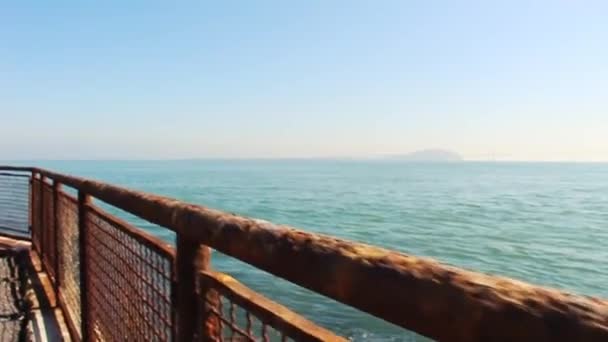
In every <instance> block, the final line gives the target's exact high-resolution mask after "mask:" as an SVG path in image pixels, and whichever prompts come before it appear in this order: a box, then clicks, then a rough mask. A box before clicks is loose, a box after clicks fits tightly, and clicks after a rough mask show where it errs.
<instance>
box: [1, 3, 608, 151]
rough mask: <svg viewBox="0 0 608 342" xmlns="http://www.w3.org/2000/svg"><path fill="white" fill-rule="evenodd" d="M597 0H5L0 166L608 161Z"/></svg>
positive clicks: (606, 8) (606, 84)
mask: <svg viewBox="0 0 608 342" xmlns="http://www.w3.org/2000/svg"><path fill="white" fill-rule="evenodd" d="M607 16H608V2H606V1H595V2H592V1H584V0H581V1H574V0H571V1H560V0H551V1H549V0H548V1H534V0H526V1H475V2H473V1H433V0H428V1H405V0H398V1H356V0H348V1H339V0H336V1H332V0H307V1H264V0H260V1H245V0H243V1H231V0H227V1H196V2H178V1H175V2H173V1H162V2H155V1H96V2H93V1H78V2H75V1H74V2H67V1H61V0H57V1H29V2H27V3H26V2H23V1H21V2H16V1H13V2H5V1H1V2H0V18H1V19H0V42H1V43H0V159H165V158H168V159H176V158H177V159H179V158H308V157H347V158H368V157H377V156H384V155H392V154H402V153H407V152H411V151H415V150H419V149H427V148H443V149H449V150H453V151H456V152H458V153H460V154H461V155H463V156H464V157H465V158H467V159H497V160H576V161H608V20H607V19H606V18H607Z"/></svg>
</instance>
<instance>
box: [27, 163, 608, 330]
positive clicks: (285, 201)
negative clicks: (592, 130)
mask: <svg viewBox="0 0 608 342" xmlns="http://www.w3.org/2000/svg"><path fill="white" fill-rule="evenodd" d="M30 164H36V165H41V166H44V167H48V168H51V169H54V170H57V171H62V172H68V173H72V174H76V175H81V176H86V177H91V178H95V179H99V180H104V181H108V182H111V183H114V184H118V185H122V186H126V187H129V188H133V189H138V190H145V191H149V192H154V193H158V194H163V195H167V196H170V197H174V198H178V199H181V200H184V201H188V202H193V203H198V204H202V205H205V206H208V207H213V208H217V209H221V210H225V211H229V212H234V213H237V214H241V215H246V216H252V217H256V218H261V219H265V220H269V221H273V222H276V223H280V224H288V225H292V226H295V227H299V228H302V229H305V230H307V231H312V232H319V233H324V234H330V235H335V236H338V237H341V238H345V239H348V240H354V241H361V242H365V243H370V244H374V245H378V246H382V247H387V248H391V249H395V250H398V251H401V252H405V253H410V254H415V255H420V256H427V257H433V258H436V259H438V260H440V261H442V262H445V263H448V264H452V265H455V266H459V267H464V268H469V269H474V270H479V271H483V272H487V273H491V274H497V275H504V276H509V277H514V278H518V279H522V280H526V281H529V282H532V283H536V284H540V285H547V286H552V287H556V288H560V289H564V290H568V291H574V292H578V293H581V294H587V295H594V296H602V297H608V285H607V284H608V164H568V163H490V162H463V163H407V162H397V161H332V160H280V161H278V160H272V161H271V160H266V161H263V160H262V161H260V160H241V161H229V160H196V161H112V162H110V161H78V162H67V161H61V162H59V161H56V162H55V161H54V162H51V161H42V162H31V163H30ZM120 215H123V214H120ZM123 216H124V217H125V218H127V219H129V220H131V221H132V222H133V223H135V224H136V225H137V226H139V227H141V228H143V229H146V230H148V231H150V232H151V233H153V234H156V235H159V236H161V237H162V238H165V239H168V240H170V239H171V234H169V233H168V232H167V231H166V230H164V229H160V228H158V227H155V226H153V225H150V224H148V223H146V222H142V221H141V220H137V219H133V218H132V217H130V216H125V215H123ZM213 259H214V261H213V265H214V267H215V268H216V269H218V270H220V271H222V272H226V273H229V274H231V275H232V276H234V277H235V278H237V279H239V280H240V281H241V282H243V283H245V284H246V285H248V286H250V287H252V288H253V289H255V290H257V291H259V292H262V293H264V294H265V295H267V296H268V297H270V298H272V299H274V300H276V301H278V302H280V303H282V304H284V305H286V306H287V307H289V308H291V309H293V310H295V311H297V312H298V313H300V314H303V315H304V316H306V317H308V318H309V319H312V320H313V321H315V322H317V323H319V324H321V325H323V326H325V327H328V328H330V329H332V330H334V331H336V332H338V333H340V334H342V335H344V336H347V337H350V338H352V339H354V340H360V341H363V340H374V341H407V340H422V338H421V337H420V336H417V335H415V334H413V333H407V332H404V331H403V330H401V329H399V328H396V327H394V326H392V325H390V324H388V323H385V322H383V321H381V320H379V319H375V318H372V317H370V316H368V315H366V314H363V313H360V312H358V311H357V310H354V309H350V308H347V307H345V306H343V305H339V304H337V303H335V302H333V301H332V300H329V299H327V298H324V297H322V296H319V295H315V294H312V293H311V292H309V291H307V290H304V289H301V288H299V287H297V286H294V285H292V284H289V283H287V282H285V281H278V280H277V279H276V278H274V277H272V276H270V275H268V274H266V273H264V272H262V271H259V270H256V269H254V268H252V267H250V266H248V265H246V264H243V263H241V262H238V261H235V260H234V259H231V258H227V257H225V256H222V255H220V254H219V253H215V254H214V256H213Z"/></svg>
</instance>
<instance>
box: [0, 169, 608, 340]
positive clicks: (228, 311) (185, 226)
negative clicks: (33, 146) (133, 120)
mask: <svg viewBox="0 0 608 342" xmlns="http://www.w3.org/2000/svg"><path fill="white" fill-rule="evenodd" d="M0 172H4V173H7V174H9V173H10V174H14V173H19V174H21V175H23V174H25V175H29V176H28V177H30V179H31V187H30V189H31V191H30V193H31V196H30V199H29V202H30V203H31V205H30V207H29V208H30V211H31V213H30V217H31V238H32V242H33V247H34V250H35V251H36V252H38V253H39V254H40V256H41V259H42V261H43V262H42V264H43V266H44V268H45V269H46V271H47V272H48V273H49V275H50V277H51V279H52V281H53V285H54V286H55V289H56V291H57V294H58V298H59V303H60V306H61V308H62V310H63V312H64V313H65V315H66V317H67V320H68V325H69V327H70V331H71V333H72V335H73V337H75V338H76V339H84V340H100V339H106V340H113V339H129V340H130V339H152V340H179V341H191V340H196V339H200V340H222V339H231V338H232V337H235V338H244V339H246V340H267V339H268V336H269V335H270V334H271V332H273V333H276V336H279V337H280V338H281V339H283V338H291V339H295V340H317V341H320V340H323V341H325V340H332V341H333V340H341V338H340V337H338V336H336V335H334V334H332V333H331V332H330V331H328V330H326V329H324V328H321V327H318V326H316V325H314V324H313V323H311V322H310V321H308V320H306V319H304V318H303V317H300V316H298V315H297V314H295V313H293V312H291V311H289V310H288V309H286V308H284V307H282V306H280V305H279V304H276V303H273V302H272V301H270V300H268V299H266V298H264V297H262V296H260V295H259V294H256V293H255V292H253V291H251V290H249V289H247V288H246V287H244V286H243V285H241V284H239V283H238V282H237V281H236V280H234V279H232V278H230V277H229V276H227V275H223V274H221V273H217V272H215V271H213V270H211V269H210V267H209V260H210V253H209V251H210V248H213V249H216V250H218V251H220V252H222V253H224V254H226V255H228V256H231V257H234V258H237V259H240V260H242V261H245V262H247V263H249V264H251V265H253V266H255V267H258V268H260V269H262V270H265V271H267V272H270V273H272V274H274V275H276V276H279V277H281V278H284V279H287V280H289V281H291V282H293V283H295V284H298V285H300V286H303V287H306V288H308V289H310V290H312V291H315V292H317V293H320V294H323V295H326V296H328V297H330V298H333V299H335V300H337V301H340V302H342V303H345V304H347V305H350V306H353V307H355V308H358V309H360V310H363V311H365V312H368V313H370V314H372V315H375V316H377V317H380V318H382V319H384V320H387V321H389V322H392V323H394V324H396V325H399V326H402V327H404V328H407V329H410V330H413V331H416V332H418V333H420V334H423V335H426V336H429V337H432V338H437V339H440V340H457V341H465V340H467V341H468V340H591V341H593V340H595V341H600V340H606V339H608V302H607V301H605V300H601V299H594V298H589V297H583V296H576V295H572V294H568V293H564V292H560V291H557V290H553V289H547V288H542V287H538V286H533V285H529V284H526V283H522V282H518V281H515V280H511V279H506V278H501V277H492V276H488V275H484V274H480V273H474V272H470V271H465V270H462V269H458V268H454V267H450V266H446V265H443V264H440V263H438V262H435V261H433V260H429V259H424V258H418V257H414V256H409V255H405V254H401V253H397V252H394V251H390V250H385V249H382V248H378V247H373V246H369V245H365V244H360V243H353V242H348V241H344V240H340V239H335V238H332V237H329V236H323V235H318V234H311V233H307V232H303V231H300V230H296V229H293V228H290V227H285V226H276V225H273V224H270V223H267V222H260V221H256V220H252V219H247V218H243V217H239V216H235V215H231V214H227V213H223V212H220V211H216V210H212V209H208V208H205V207H202V206H198V205H193V204H188V203H184V202H181V201H178V200H174V199H170V198H166V197H162V196H156V195H152V194H147V193H143V192H138V191H133V190H128V189H124V188H121V187H117V186H113V185H110V184H106V183H102V182H97V181H92V180H87V179H83V178H78V177H72V176H68V175H64V174H60V173H55V172H52V171H48V170H43V169H39V168H28V167H0ZM51 182H52V183H51ZM61 185H65V186H67V187H71V188H73V189H75V190H76V191H77V192H78V197H77V198H75V197H73V196H71V195H69V194H67V193H66V192H63V190H62V189H61ZM2 191H4V190H3V188H2V187H1V186H0V192H2ZM0 196H1V195H0ZM21 196H22V195H21ZM0 198H2V197H0ZM90 198H95V199H98V200H101V201H103V202H105V203H107V204H109V205H112V206H114V207H117V208H120V209H122V210H124V211H127V212H129V213H131V214H134V215H137V216H139V217H140V218H143V219H145V220H148V221H149V222H152V223H155V224H158V225H160V226H163V227H166V228H168V229H170V230H172V231H174V232H176V233H177V243H176V248H175V249H174V248H173V247H171V246H168V245H167V244H166V243H164V242H162V241H160V240H158V239H156V238H154V237H152V236H150V235H148V234H146V233H145V232H143V231H141V230H138V229H136V228H134V227H132V226H131V225H129V224H128V223H127V222H124V221H122V220H119V219H118V218H116V217H114V216H112V215H110V214H108V213H106V212H104V211H103V210H101V209H100V208H98V207H97V206H95V205H94V204H92V203H91V202H90V201H89V199H90ZM2 205H3V204H2V202H1V201H0V219H1V216H2V213H3V211H2V209H3V207H2ZM237 312H241V313H242V314H237ZM239 317H242V318H239ZM255 320H258V321H259V323H260V326H261V328H260V329H253V328H252V327H253V325H254V323H255V322H254V321H255Z"/></svg>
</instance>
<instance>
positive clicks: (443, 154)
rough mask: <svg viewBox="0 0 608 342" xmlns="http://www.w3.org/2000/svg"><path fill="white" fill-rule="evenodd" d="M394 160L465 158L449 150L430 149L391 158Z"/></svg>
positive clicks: (460, 159)
mask: <svg viewBox="0 0 608 342" xmlns="http://www.w3.org/2000/svg"><path fill="white" fill-rule="evenodd" d="M390 158H392V159H399V160H411V161H436V162H442V161H450V162H454V161H462V160H463V158H462V156H461V155H460V154H458V153H456V152H454V151H449V150H441V149H428V150H420V151H415V152H412V153H408V154H402V155H395V156H391V157H390Z"/></svg>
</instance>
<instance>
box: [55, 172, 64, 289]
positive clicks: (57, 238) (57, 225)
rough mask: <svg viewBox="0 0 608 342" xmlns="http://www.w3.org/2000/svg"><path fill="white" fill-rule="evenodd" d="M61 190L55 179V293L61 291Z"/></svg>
mask: <svg viewBox="0 0 608 342" xmlns="http://www.w3.org/2000/svg"><path fill="white" fill-rule="evenodd" d="M59 191H61V183H60V182H58V181H57V180H56V179H53V230H54V234H55V236H54V237H55V238H54V240H55V246H54V247H55V260H54V265H53V267H54V268H55V272H54V274H55V295H57V294H58V293H59V291H58V290H59V286H60V279H61V277H60V276H59V239H60V238H62V237H61V236H60V234H59V217H58V215H57V207H58V205H57V204H58V202H59Z"/></svg>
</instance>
